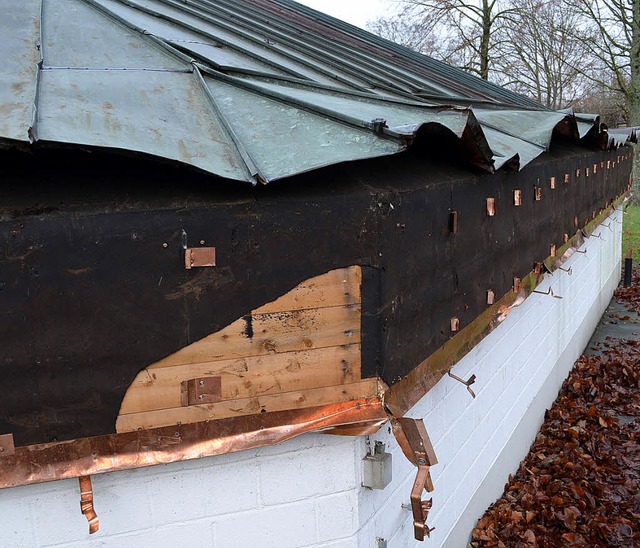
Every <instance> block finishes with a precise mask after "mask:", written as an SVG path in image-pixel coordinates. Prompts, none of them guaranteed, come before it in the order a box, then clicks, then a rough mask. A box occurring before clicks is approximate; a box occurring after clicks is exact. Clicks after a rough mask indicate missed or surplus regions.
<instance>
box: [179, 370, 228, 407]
mask: <svg viewBox="0 0 640 548" xmlns="http://www.w3.org/2000/svg"><path fill="white" fill-rule="evenodd" d="M180 391H181V393H180V400H181V403H182V407H188V406H190V405H198V404H204V403H216V402H219V401H221V400H222V377H202V378H201V379H191V380H188V381H183V382H182V384H181V386H180Z"/></svg>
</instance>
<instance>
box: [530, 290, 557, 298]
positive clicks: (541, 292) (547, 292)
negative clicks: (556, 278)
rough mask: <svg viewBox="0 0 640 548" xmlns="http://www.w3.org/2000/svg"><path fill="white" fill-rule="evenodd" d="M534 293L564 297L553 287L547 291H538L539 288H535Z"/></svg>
mask: <svg viewBox="0 0 640 548" xmlns="http://www.w3.org/2000/svg"><path fill="white" fill-rule="evenodd" d="M532 293H537V294H538V295H551V296H552V297H553V298H554V299H562V297H561V296H560V295H556V294H555V293H554V292H553V289H551V288H549V289H547V290H546V291H538V290H537V289H534V290H533V291H532Z"/></svg>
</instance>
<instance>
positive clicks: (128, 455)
mask: <svg viewBox="0 0 640 548" xmlns="http://www.w3.org/2000/svg"><path fill="white" fill-rule="evenodd" d="M387 418H388V415H387V412H386V411H385V409H384V406H383V405H382V400H381V399H380V398H379V397H374V398H363V399H359V400H353V401H350V402H346V403H336V404H331V405H325V406H321V407H315V408H309V409H298V410H293V411H280V412H273V413H260V414H257V415H249V416H244V417H234V418H231V419H220V420H217V421H208V422H199V423H194V424H185V425H179V426H173V427H165V428H155V429H152V430H138V431H135V432H126V433H123V434H112V435H109V436H98V437H93V438H83V439H79V440H72V441H62V442H55V443H46V444H40V445H30V446H26V447H17V448H16V452H15V455H13V456H11V457H7V458H3V459H0V489H2V488H7V487H18V486H20V485H29V484H33V483H44V482H47V481H56V480H60V479H69V478H77V477H82V476H92V475H96V474H104V473H107V472H114V471H117V470H130V469H133V468H142V467H145V466H153V465H156V464H168V463H171V462H178V461H185V460H190V459H197V458H202V457H210V456H214V455H222V454H225V453H233V452H236V451H243V450H246V449H254V448H257V447H263V446H266V445H274V444H276V443H280V442H283V441H286V440H288V439H291V438H294V437H296V436H299V435H301V434H304V433H306V432H318V431H323V430H327V429H331V428H335V427H346V426H349V425H359V426H360V428H362V425H364V424H367V423H370V424H378V425H381V424H383V423H384V421H386V420H387Z"/></svg>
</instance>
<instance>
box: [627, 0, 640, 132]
mask: <svg viewBox="0 0 640 548" xmlns="http://www.w3.org/2000/svg"><path fill="white" fill-rule="evenodd" d="M632 25H633V27H632V34H631V48H630V57H631V59H630V61H631V85H630V86H629V90H630V93H629V118H630V120H629V121H630V124H631V125H632V126H638V125H640V0H633V21H632Z"/></svg>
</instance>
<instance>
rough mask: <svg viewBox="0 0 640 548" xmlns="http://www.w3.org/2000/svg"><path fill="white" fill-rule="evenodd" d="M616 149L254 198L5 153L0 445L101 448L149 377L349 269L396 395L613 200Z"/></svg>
mask: <svg viewBox="0 0 640 548" xmlns="http://www.w3.org/2000/svg"><path fill="white" fill-rule="evenodd" d="M629 152H630V151H629V149H627V148H623V149H620V150H618V151H610V152H600V151H592V150H588V149H585V148H578V147H575V146H571V145H567V144H563V143H556V144H555V146H554V147H553V149H552V152H551V153H550V154H546V155H543V156H542V157H540V158H539V159H537V160H536V161H535V162H534V163H533V164H532V165H530V166H528V167H527V168H526V169H524V170H523V171H522V172H520V173H513V172H502V171H501V172H498V173H497V174H494V175H489V174H474V173H472V172H470V171H468V170H458V169H455V168H452V167H450V165H449V166H445V165H443V164H441V163H439V162H438V161H437V160H435V159H427V158H426V157H421V155H422V154H424V153H420V152H418V151H417V150H416V151H414V152H410V153H406V154H403V155H399V156H396V157H391V158H385V159H379V160H371V161H367V162H359V163H353V164H346V165H341V166H333V167H329V168H326V169H322V170H319V171H316V172H313V173H310V174H306V175H302V176H298V177H295V178H293V179H291V180H288V181H281V182H279V183H273V184H272V185H269V186H267V187H257V188H251V187H250V186H248V185H247V186H246V187H244V186H242V185H241V184H238V183H230V182H225V181H220V180H218V179H213V178H210V177H206V176H203V175H201V174H198V173H195V172H190V171H187V170H184V169H179V168H176V167H173V166H171V165H159V164H157V163H155V162H151V161H149V160H147V159H144V158H137V159H136V158H133V159H132V158H123V157H120V156H117V155H109V154H107V153H97V152H94V153H92V154H90V153H83V152H78V151H73V150H68V151H50V150H47V149H39V150H35V151H34V152H32V153H30V154H25V153H21V152H16V151H4V152H2V153H0V157H1V158H2V164H3V174H2V175H0V185H1V186H2V192H3V200H2V203H1V204H0V349H1V350H0V386H1V387H2V391H1V393H0V433H4V432H12V433H14V436H15V440H16V444H17V445H27V444H33V443H41V442H48V441H54V440H65V439H73V438H80V437H86V436H93V435H100V434H108V433H113V432H114V431H115V420H116V417H117V415H118V410H119V407H120V403H121V400H122V398H123V396H124V394H125V392H126V390H127V388H128V386H129V385H130V383H131V382H132V381H133V379H134V377H135V376H136V374H137V373H138V372H139V371H140V370H142V369H143V368H145V367H146V366H147V365H149V364H151V363H153V362H155V361H157V360H159V359H161V358H163V357H164V356H167V355H169V354H171V353H173V352H175V351H177V350H179V349H180V348H182V347H184V346H186V345H188V344H190V343H193V342H195V341H197V340H199V339H201V338H202V337H205V336H206V335H208V334H210V333H213V332H216V331H218V330H220V329H221V328H223V327H225V326H226V325H228V324H230V323H231V322H233V321H235V320H236V319H238V318H240V317H242V316H245V315H246V314H247V313H248V312H250V311H251V310H252V309H255V308H258V307H259V306H261V305H262V304H264V303H266V302H269V301H271V300H274V299H275V298H277V297H279V296H280V295H282V294H284V293H286V292H287V291H289V290H291V289H292V288H293V287H295V286H296V285H297V284H298V283H300V282H302V281H303V280H305V279H308V278H311V277H314V276H317V275H320V274H323V273H325V272H327V271H329V270H332V269H334V268H338V267H346V266H350V265H362V266H366V267H369V268H366V269H364V283H363V285H364V287H363V332H364V340H363V358H364V360H363V368H364V373H365V375H366V376H375V375H380V376H381V377H382V378H383V379H384V380H385V381H386V382H387V383H389V384H393V383H394V382H396V381H397V380H399V379H400V378H402V377H403V376H404V375H406V374H407V373H408V372H409V371H411V370H412V369H413V368H414V367H416V366H417V365H418V364H419V363H420V362H421V361H422V360H424V359H425V358H426V357H427V356H429V355H430V354H431V353H433V352H434V351H435V350H436V349H437V348H438V347H440V346H441V345H442V344H443V343H445V342H446V341H447V340H448V339H449V337H450V336H451V332H450V319H451V317H452V316H457V317H459V318H460V322H461V327H464V326H465V325H467V324H468V323H470V322H471V321H472V320H473V319H474V318H475V317H476V316H477V315H478V314H479V313H480V312H482V311H483V310H484V309H485V308H486V291H487V289H490V288H491V289H493V290H495V291H496V294H497V295H498V296H501V295H503V294H505V293H506V292H507V291H509V290H510V288H511V286H512V283H513V277H514V276H524V275H526V274H527V273H528V272H529V271H530V270H531V269H532V267H533V263H534V261H542V260H544V259H545V258H546V257H547V256H548V255H549V250H550V246H551V244H553V243H555V244H557V245H558V246H560V245H562V243H563V235H564V234H565V233H568V234H569V235H573V234H574V233H575V232H576V230H577V229H576V227H575V225H574V218H575V217H576V216H577V217H578V218H579V219H580V227H582V226H583V225H584V224H585V221H586V220H587V219H588V220H591V217H592V212H593V211H594V210H595V211H596V212H597V211H599V209H600V208H603V207H605V206H606V204H607V203H608V202H609V201H610V200H611V199H613V198H614V197H615V196H617V195H618V194H620V193H621V192H622V191H623V190H624V189H625V188H626V186H627V184H628V181H629V173H630V166H631V160H626V161H624V162H621V163H619V164H617V163H616V166H615V167H612V168H611V169H609V170H607V169H601V168H600V162H601V161H604V162H605V164H606V162H607V160H609V161H614V160H616V159H617V157H618V155H620V154H628V153H629ZM594 163H596V164H597V165H598V171H597V173H596V174H594V173H593V170H592V166H593V164H594ZM587 166H588V167H589V168H590V175H589V177H587V176H586V172H585V168H586V167H587ZM578 168H579V169H580V170H581V174H580V176H579V177H576V169H578ZM565 173H569V174H570V182H569V183H564V181H563V178H564V175H565ZM552 176H555V177H556V189H555V190H551V189H550V183H549V179H550V177H552ZM536 185H538V186H540V187H541V188H542V200H541V201H535V199H534V187H535V186H536ZM514 189H520V190H522V206H520V207H516V206H515V205H514V200H513V191H514ZM487 197H495V198H496V208H497V214H496V216H495V217H489V216H488V215H487V212H486V198H487ZM452 210H455V211H457V212H458V218H459V225H458V231H457V234H452V233H451V231H450V217H451V211H452ZM183 230H184V231H185V232H186V235H187V243H188V245H190V246H197V245H199V242H200V241H201V240H204V241H205V242H206V243H205V245H207V246H215V247H216V250H217V266H216V267H215V268H205V269H193V270H189V271H187V270H185V268H184V262H183V258H182V255H181V250H182V239H183V236H182V232H183ZM163 244H167V246H166V247H165V246H164V245H163Z"/></svg>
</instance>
